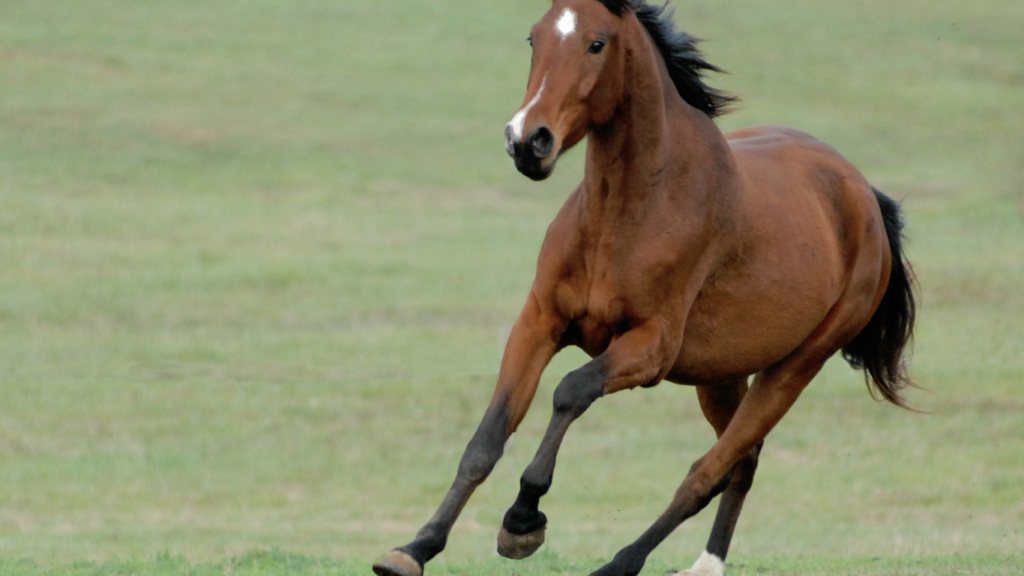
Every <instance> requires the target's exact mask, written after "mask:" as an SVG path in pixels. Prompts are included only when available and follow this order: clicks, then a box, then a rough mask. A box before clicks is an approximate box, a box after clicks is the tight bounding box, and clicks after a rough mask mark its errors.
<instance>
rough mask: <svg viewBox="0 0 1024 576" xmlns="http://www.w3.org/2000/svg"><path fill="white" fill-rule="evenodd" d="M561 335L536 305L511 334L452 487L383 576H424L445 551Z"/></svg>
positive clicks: (389, 560)
mask: <svg viewBox="0 0 1024 576" xmlns="http://www.w3.org/2000/svg"><path fill="white" fill-rule="evenodd" d="M558 333H559V331H558V325H557V322H555V321H553V320H550V319H549V318H545V317H544V316H543V315H542V314H541V313H540V311H539V308H538V307H537V306H536V304H535V301H534V300H531V301H530V304H528V305H527V307H526V308H525V309H524V310H523V312H522V314H521V315H520V316H519V320H517V321H516V325H515V327H514V328H513V329H512V334H510V335H509V343H508V345H507V346H506V348H505V356H504V358H503V359H502V363H501V373H500V374H499V376H498V386H497V388H496V389H495V391H494V397H493V398H492V400H491V404H490V406H488V408H487V411H486V412H485V413H484V417H483V420H482V421H481V422H480V426H479V427H478V428H477V430H476V433H475V434H473V438H472V440H470V441H469V445H467V446H466V450H465V452H464V453H463V455H462V459H461V460H460V462H459V468H458V473H457V474H456V476H455V481H454V482H453V483H452V487H451V488H450V489H449V490H448V494H447V495H446V496H445V498H444V501H443V502H442V503H441V506H440V507H439V508H438V509H437V512H435V513H434V516H433V517H432V518H431V519H430V521H429V522H427V524H426V525H424V526H423V528H421V529H420V531H419V532H417V533H416V539H415V540H413V541H412V542H410V543H409V544H406V545H405V546H402V547H401V548H396V549H394V550H392V551H391V552H389V553H388V554H387V555H386V556H384V558H382V559H381V560H379V561H378V562H377V563H375V564H374V565H373V571H374V572H376V573H377V574H378V575H379V576H421V575H422V574H423V566H424V565H425V564H426V563H427V561H429V560H430V559H431V558H433V557H434V556H436V555H437V554H439V553H440V552H441V551H442V550H444V547H445V545H446V544H447V542H448V534H449V533H450V532H451V529H452V525H454V524H455V520H456V519H457V518H458V516H459V513H460V512H462V509H463V508H464V507H465V505H466V503H467V502H468V501H469V498H470V496H471V495H472V494H473V491H474V490H476V488H477V486H479V485H480V484H481V483H483V481H484V480H485V479H486V478H487V476H488V475H490V473H491V470H493V469H494V465H495V464H496V463H497V462H498V460H499V459H500V458H501V455H502V452H503V451H504V447H505V441H506V440H508V437H509V436H510V435H511V434H512V433H513V432H515V430H516V428H517V427H518V426H519V423H520V422H522V420H523V417H524V416H525V415H526V412H527V410H528V409H529V407H530V403H531V402H532V401H533V396H534V394H535V393H536V391H537V383H538V382H539V381H540V376H541V373H542V372H543V371H544V367H545V366H547V364H548V362H549V361H550V360H551V358H552V356H554V354H555V352H556V351H557V345H558V344H557V337H558Z"/></svg>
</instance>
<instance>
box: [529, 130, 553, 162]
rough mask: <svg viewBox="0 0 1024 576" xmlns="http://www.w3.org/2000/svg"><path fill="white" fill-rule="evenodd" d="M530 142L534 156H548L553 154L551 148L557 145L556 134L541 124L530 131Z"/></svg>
mask: <svg viewBox="0 0 1024 576" xmlns="http://www.w3.org/2000/svg"><path fill="white" fill-rule="evenodd" d="M528 142H529V143H530V148H531V149H532V150H533V155H534V156H536V157H537V158H546V157H547V156H548V155H549V154H551V149H552V148H554V146H555V135H554V134H552V133H551V130H548V129H547V128H546V127H544V126H541V127H539V128H537V129H535V130H534V131H533V132H532V133H530V137H529V139H528Z"/></svg>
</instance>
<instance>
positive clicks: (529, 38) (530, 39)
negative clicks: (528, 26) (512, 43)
mask: <svg viewBox="0 0 1024 576" xmlns="http://www.w3.org/2000/svg"><path fill="white" fill-rule="evenodd" d="M526 41H527V42H529V43H530V48H533V36H527V37H526Z"/></svg>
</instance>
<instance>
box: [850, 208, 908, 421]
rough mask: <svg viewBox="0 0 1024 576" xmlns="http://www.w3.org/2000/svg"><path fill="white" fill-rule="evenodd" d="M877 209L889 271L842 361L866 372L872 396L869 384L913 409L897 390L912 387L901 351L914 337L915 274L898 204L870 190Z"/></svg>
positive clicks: (884, 394)
mask: <svg viewBox="0 0 1024 576" xmlns="http://www.w3.org/2000/svg"><path fill="white" fill-rule="evenodd" d="M872 190H874V192H875V198H876V199H878V206H879V207H880V208H881V209H882V220H883V221H884V223H885V234H886V235H887V236H888V237H889V250H890V251H891V253H892V272H891V273H890V275H889V286H888V287H886V289H885V295H884V296H882V302H881V304H879V305H878V310H876V311H875V315H874V316H872V317H871V320H870V321H869V322H868V325H867V326H865V327H864V329H863V330H861V332H860V334H857V336H856V337H855V338H854V339H853V341H851V342H850V343H849V344H847V345H846V346H844V347H843V358H845V359H846V361H847V362H849V363H850V366H853V367H854V368H855V369H857V370H864V371H865V375H864V376H865V379H867V380H868V390H870V391H871V396H872V397H875V398H877V397H876V396H875V393H874V391H873V390H871V385H872V383H873V384H874V386H875V388H876V389H878V392H879V393H881V395H882V397H883V398H885V399H886V400H888V401H889V402H892V403H893V404H895V405H897V406H900V407H902V408H907V409H910V410H912V408H910V407H909V406H907V404H906V402H905V401H904V400H903V396H902V395H901V394H900V391H901V390H903V389H904V388H906V387H907V386H915V385H914V383H913V382H912V381H911V380H910V377H909V376H908V375H907V366H906V361H905V360H904V358H903V353H904V349H905V348H906V346H907V344H908V343H909V342H910V340H911V338H912V337H913V335H914V317H915V316H916V313H917V309H916V305H915V304H914V291H913V287H914V284H915V282H916V279H915V278H914V271H913V270H912V269H911V268H910V265H909V264H908V263H907V262H906V258H905V256H904V254H903V213H902V211H901V210H900V205H899V203H898V202H896V201H894V200H893V199H892V198H889V197H888V196H886V195H885V194H882V193H881V192H879V191H878V190H875V189H874V188H872Z"/></svg>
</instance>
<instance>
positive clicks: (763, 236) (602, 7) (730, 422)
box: [373, 0, 915, 576]
mask: <svg viewBox="0 0 1024 576" xmlns="http://www.w3.org/2000/svg"><path fill="white" fill-rule="evenodd" d="M531 44H532V45H533V61H532V68H531V71H530V77H529V82H528V84H527V93H526V97H525V98H524V104H523V107H522V108H521V109H520V110H519V112H518V113H517V114H516V115H515V116H514V117H513V119H512V121H511V122H509V124H508V126H507V127H506V131H505V136H506V148H507V151H508V153H509V154H510V155H511V156H512V157H513V158H514V159H515V164H516V167H517V168H518V169H519V171H520V172H522V173H523V174H525V175H526V176H528V177H530V178H532V179H534V180H541V179H543V178H546V177H547V176H548V175H550V174H551V172H552V170H553V169H554V167H555V163H556V161H557V160H558V157H559V155H560V154H561V153H562V152H564V151H565V150H568V149H569V148H571V147H572V146H574V145H575V144H577V143H578V142H580V140H582V139H583V138H584V137H585V136H586V137H587V154H586V165H585V172H584V177H583V182H582V183H581V184H580V186H579V187H578V188H577V189H576V191H575V192H573V193H572V195H571V196H569V199H568V200H567V201H566V203H565V206H564V207H563V208H562V209H561V211H560V212H559V213H558V216H557V217H556V218H555V221H554V222H553V223H552V224H551V226H550V228H549V229H548V232H547V236H546V238H545V240H544V244H543V247H542V248H541V252H540V257H539V261H538V264H537V275H536V279H535V280H534V284H533V286H532V288H531V289H530V293H529V296H528V298H527V301H526V305H525V307H524V308H523V311H522V312H521V314H520V315H519V318H518V320H517V321H516V323H515V326H514V328H513V330H512V334H511V336H510V337H509V341H508V345H507V347H506V349H505V354H504V358H503V360H502V364H501V372H500V374H499V376H498V384H497V388H496V390H495V392H494V397H493V399H492V400H491V404H490V406H489V407H488V408H487V411H486V413H485V414H484V416H483V421H482V422H481V423H480V426H479V428H478V429H477V431H476V433H475V434H474V435H473V438H472V440H471V441H470V442H469V445H468V446H467V447H466V451H465V453H464V455H463V456H462V460H461V462H460V464H459V468H458V474H457V476H456V477H455V482H454V484H453V485H452V487H451V489H450V491H449V492H448V494H447V496H446V497H445V499H444V501H443V503H442V504H441V506H440V508H439V509H438V510H437V512H436V513H435V514H434V516H433V518H431V519H430V521H429V522H428V523H427V524H426V525H425V526H424V527H423V528H422V529H421V530H420V531H419V533H417V535H416V539H415V540H414V541H413V542H411V543H410V544H407V545H405V546H403V547H401V548H398V549H395V550H392V551H391V552H390V553H388V554H387V555H386V556H385V557H384V558H382V559H381V560H380V561H378V562H377V563H376V564H374V567H373V568H374V571H375V572H376V573H377V574H379V575H381V576H420V575H421V574H422V572H423V566H424V565H425V563H426V562H427V561H429V560H430V559H431V558H433V557H434V556H435V555H437V554H438V553H439V552H441V550H442V549H444V546H445V543H446V541H447V538H448V534H449V532H450V530H451V528H452V524H454V522H455V519H456V517H457V516H458V515H459V513H460V511H461V510H462V508H463V506H465V504H466V502H467V501H468V499H469V497H470V495H471V494H472V492H473V491H474V489H475V488H476V487H477V486H479V485H480V483H481V482H483V481H484V479H485V478H487V476H488V474H489V473H490V472H491V470H492V469H493V467H494V465H495V463H496V462H497V461H498V459H499V458H500V457H501V455H502V450H503V447H504V444H505V441H506V440H507V439H508V437H509V436H510V435H511V434H512V433H513V432H515V430H516V427H517V426H518V425H519V423H520V422H521V421H522V419H523V417H524V415H525V414H526V411H527V409H528V408H529V406H530V403H531V401H532V400H533V396H534V393H535V392H536V390H537V383H538V380H539V378H540V376H541V372H542V371H543V369H544V367H545V366H546V365H547V364H548V362H549V361H550V360H551V358H552V356H554V354H555V353H556V352H558V351H559V350H560V349H562V348H564V347H566V346H570V345H574V346H578V347H580V348H582V349H583V350H584V351H585V352H587V353H588V354H589V355H590V356H591V357H592V358H593V360H592V361H590V362H588V363H587V364H585V365H584V366H583V367H581V368H579V369H577V370H575V371H573V372H570V373H569V374H568V375H567V376H566V377H565V378H564V379H563V380H562V381H561V383H560V384H559V385H558V387H557V388H556V390H555V392H554V411H553V414H552V416H551V421H550V424H549V426H548V429H547V432H546V433H545V435H544V438H543V440H542V441H541V444H540V448H539V449H538V450H537V455H536V457H535V458H534V460H533V462H532V463H531V464H530V465H529V466H528V467H527V468H526V471H525V472H524V474H523V476H522V480H521V482H520V491H519V496H518V498H517V499H516V501H515V503H514V504H513V505H512V507H511V508H510V509H509V510H508V512H507V513H506V514H505V517H504V520H503V522H502V527H501V529H500V532H499V533H498V552H499V553H500V554H502V555H503V556H506V557H509V558H525V557H527V556H529V555H530V554H532V553H533V552H535V551H536V550H537V549H538V548H539V547H540V546H541V544H543V542H544V531H545V528H546V524H547V519H546V518H545V516H544V514H543V513H541V512H540V511H539V510H538V503H539V501H540V498H541V497H542V496H543V495H544V494H545V493H547V491H548V488H549V487H550V486H551V482H552V478H553V472H554V467H555V457H556V455H557V453H558V448H559V445H560V444H561V442H562V439H563V438H564V436H565V434H566V431H567V430H568V428H569V426H570V425H571V424H572V422H573V421H574V420H575V419H577V418H579V417H580V415H582V414H583V413H584V411H586V410H587V408H588V407H589V406H590V405H591V403H593V402H594V401H596V400H597V399H598V398H601V397H602V396H605V395H607V394H612V393H614V392H618V391H620V390H628V389H632V388H636V387H638V386H639V387H648V386H654V385H656V384H658V383H659V382H661V381H662V380H668V381H670V382H675V383H678V384H687V385H692V386H694V387H695V388H696V391H697V398H698V400H699V402H700V406H701V409H702V410H703V412H704V415H705V416H706V417H707V420H708V422H709V423H710V424H711V426H712V427H713V428H714V430H715V433H716V434H717V436H718V441H717V442H716V443H715V444H714V446H712V447H711V449H710V450H709V451H708V452H707V454H705V455H704V456H703V457H702V458H700V459H699V460H697V462H696V463H694V464H693V466H692V467H691V468H690V471H689V474H687V476H686V478H685V479H684V480H683V482H682V485H681V486H680V487H679V489H678V490H677V491H676V493H675V496H674V498H673V499H672V501H671V503H670V504H669V506H668V509H667V510H665V512H664V514H662V515H661V516H660V517H659V518H658V519H657V520H656V521H655V522H654V524H653V525H652V526H651V527H650V528H649V529H648V530H647V531H646V532H644V533H643V534H642V535H641V536H640V537H639V539H637V540H636V541H635V542H633V543H632V544H630V545H629V546H627V547H625V548H624V549H622V550H621V551H620V552H619V553H618V554H616V555H615V557H614V559H613V560H612V561H611V562H609V563H608V564H607V565H605V566H604V567H602V568H600V569H599V570H598V571H597V572H594V574H595V575H601V576H626V575H635V574H638V573H639V572H640V570H641V569H642V568H643V565H644V562H645V560H646V558H647V556H648V554H649V553H650V552H651V551H652V550H653V549H654V548H655V546H657V545H658V544H659V543H660V542H661V541H662V540H664V539H665V537H667V536H668V535H669V533H670V532H672V530H674V529H675V528H676V527H677V526H678V525H679V524H681V523H682V522H683V521H684V520H686V519H687V518H689V517H691V516H693V515H694V514H696V513H697V512H699V511H700V510H701V509H703V508H704V507H705V506H706V505H707V504H708V503H709V502H710V501H711V500H712V499H713V498H714V497H716V496H718V495H721V496H722V498H721V502H720V504H719V508H718V515H717V516H716V518H715V523H714V528H713V529H712V532H711V536H710V539H709V540H708V544H707V547H706V549H705V552H704V553H703V554H702V555H701V557H700V558H699V559H698V560H697V562H696V564H694V566H693V568H691V569H690V570H686V571H684V572H681V573H680V574H681V575H692V576H696V575H699V576H711V575H715V576H721V575H722V574H723V573H724V570H725V557H726V553H727V551H728V548H729V541H730V539H731V538H732V534H733V529H734V528H735V526H736V521H737V518H738V517H739V514H740V508H741V507H742V505H743V499H744V497H745V496H746V494H747V491H748V490H749V489H750V486H751V483H752V482H753V477H754V471H755V469H756V467H757V460H758V455H759V453H760V451H761V446H762V445H763V441H764V439H765V436H766V435H767V434H768V432H769V431H770V430H771V429H772V427H774V426H775V424H777V423H778V422H779V420H780V419H781V418H782V417H783V415H785V414H786V412H787V410H789V408H790V407H791V406H792V405H793V402H794V401H796V399H797V397H798V396H799V395H800V393H801V391H803V389H804V387H805V386H807V384H808V383H809V382H810V381H811V379H812V378H813V377H814V376H815V375H816V374H817V373H818V371H819V370H820V369H821V367H822V365H824V363H825V361H826V360H828V359H829V358H830V357H831V356H832V355H834V354H835V353H836V352H838V351H840V350H841V351H842V354H843V356H844V357H845V358H846V360H847V361H848V362H849V363H850V364H851V365H852V366H853V367H854V368H857V369H862V370H864V371H865V377H866V379H867V380H868V382H869V389H871V387H873V388H874V390H877V391H878V392H879V393H880V394H881V395H882V396H883V397H884V398H885V399H886V400H889V401H890V402H892V403H894V404H896V405H898V406H902V407H906V404H905V403H904V400H903V398H902V396H901V393H900V392H901V390H902V389H903V388H904V387H906V386H908V385H911V382H910V380H909V378H908V376H907V374H906V371H905V364H904V362H903V351H904V347H905V345H906V344H907V342H908V341H909V339H910V337H911V335H912V332H913V325H914V313H915V307H914V297H913V292H912V280H913V275H912V273H911V272H910V270H909V268H908V267H907V266H906V265H905V264H904V256H903V252H902V248H901V246H900V244H901V229H902V226H903V223H902V216H901V213H900V207H899V205H898V204H896V203H895V202H893V201H892V200H890V199H889V198H887V197H886V196H884V195H883V194H882V193H880V192H878V191H877V190H875V189H873V188H872V187H871V185H870V184H868V182H867V180H865V178H864V176H863V175H861V173H860V172H859V171H858V170H857V169H856V168H854V167H853V166H852V165H851V164H850V163H849V162H847V161H846V160H845V159H843V158H842V157H841V156H840V155H839V154H838V153H837V152H836V151H835V150H833V149H832V148H830V147H829V146H827V145H825V144H823V143H821V142H819V141H818V140H815V139H814V138H812V137H811V136H809V135H807V134H804V133H802V132H799V131H797V130H793V129H790V128H785V127H781V126H756V127H751V128H744V129H741V130H737V131H735V132H731V133H729V134H726V135H723V134H722V133H721V132H720V131H719V130H718V128H717V127H716V125H715V123H714V122H713V118H714V117H715V116H717V115H719V114H721V113H722V112H723V111H724V108H725V107H727V106H728V104H729V103H730V102H731V100H732V98H730V97H729V96H727V95H725V94H723V93H721V92H719V91H716V90H714V89H712V88H709V87H708V86H706V85H705V84H704V82H703V79H702V77H703V76H702V75H703V72H704V71H709V70H710V71H718V69H717V68H716V67H714V66H712V65H711V64H709V63H707V62H706V61H705V60H704V59H703V57H702V55H701V53H700V52H699V51H698V50H697V49H696V40H695V39H693V38H692V37H690V36H688V35H686V34H685V33H682V32H677V31H675V30H674V29H673V25H672V20H671V14H670V13H669V14H666V13H665V12H664V8H663V7H654V6H649V5H647V4H645V3H643V2H642V1H640V0H554V3H553V6H552V8H551V10H550V11H549V12H548V13H547V14H546V15H545V16H544V18H543V19H541V21H540V22H539V23H537V24H536V25H535V26H534V27H533V30H532V34H531ZM751 375H753V381H752V382H751V383H750V384H749V387H748V378H749V377H750V376H751ZM874 390H872V394H874Z"/></svg>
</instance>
